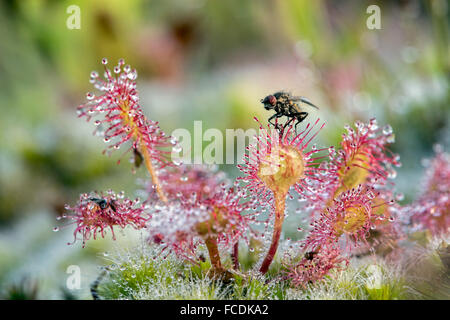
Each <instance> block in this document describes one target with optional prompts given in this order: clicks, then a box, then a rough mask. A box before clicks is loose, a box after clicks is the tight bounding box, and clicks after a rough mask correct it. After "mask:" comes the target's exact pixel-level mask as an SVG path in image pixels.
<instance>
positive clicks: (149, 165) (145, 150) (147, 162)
mask: <svg viewBox="0 0 450 320" xmlns="http://www.w3.org/2000/svg"><path fill="white" fill-rule="evenodd" d="M141 151H142V154H143V156H144V159H145V166H146V167H147V171H148V172H149V173H150V176H151V178H152V182H153V184H154V185H155V186H156V192H157V193H158V196H159V198H160V199H161V201H163V202H165V203H167V202H168V200H167V197H166V195H165V194H164V192H163V191H162V188H161V184H160V182H159V179H158V176H157V174H156V171H155V169H154V168H153V165H152V160H151V156H150V153H149V152H148V148H147V146H146V145H145V144H144V143H141Z"/></svg>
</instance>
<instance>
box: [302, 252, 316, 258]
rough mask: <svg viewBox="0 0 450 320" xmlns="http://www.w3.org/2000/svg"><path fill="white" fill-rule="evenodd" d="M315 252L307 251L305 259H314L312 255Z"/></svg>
mask: <svg viewBox="0 0 450 320" xmlns="http://www.w3.org/2000/svg"><path fill="white" fill-rule="evenodd" d="M316 254H317V252H316V251H309V252H307V253H305V259H306V260H312V259H314V256H315V255H316Z"/></svg>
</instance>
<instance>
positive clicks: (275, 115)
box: [267, 113, 283, 129]
mask: <svg viewBox="0 0 450 320" xmlns="http://www.w3.org/2000/svg"><path fill="white" fill-rule="evenodd" d="M282 116H283V114H282V113H275V114H274V115H273V116H271V117H270V118H269V119H268V120H267V121H268V122H269V123H270V124H271V125H273V127H274V128H275V129H278V125H277V124H275V123H273V122H271V121H270V120H273V119H275V118H277V119H278V118H281V117H282Z"/></svg>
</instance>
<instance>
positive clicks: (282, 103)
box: [261, 91, 319, 132]
mask: <svg viewBox="0 0 450 320" xmlns="http://www.w3.org/2000/svg"><path fill="white" fill-rule="evenodd" d="M299 102H303V103H306V104H308V105H310V106H311V107H314V108H316V109H319V108H318V107H317V106H315V105H314V104H312V102H311V101H309V100H308V99H306V98H305V97H295V96H292V95H291V94H290V93H287V92H284V91H280V92H275V93H274V94H271V95H268V96H267V97H265V98H264V99H261V103H263V104H264V109H266V110H274V111H275V114H274V115H272V116H271V117H270V118H269V119H268V121H269V123H270V124H272V125H273V126H274V127H275V128H277V126H276V125H275V124H274V123H273V122H271V121H272V120H273V119H275V118H281V117H283V116H286V117H287V118H288V119H289V120H288V121H287V122H286V123H285V125H284V127H283V130H284V128H286V126H288V125H289V124H290V123H291V122H292V121H297V123H296V124H295V131H296V132H297V125H298V124H299V123H300V122H302V121H303V120H305V118H306V117H307V116H308V112H305V111H303V110H302V108H300V105H299Z"/></svg>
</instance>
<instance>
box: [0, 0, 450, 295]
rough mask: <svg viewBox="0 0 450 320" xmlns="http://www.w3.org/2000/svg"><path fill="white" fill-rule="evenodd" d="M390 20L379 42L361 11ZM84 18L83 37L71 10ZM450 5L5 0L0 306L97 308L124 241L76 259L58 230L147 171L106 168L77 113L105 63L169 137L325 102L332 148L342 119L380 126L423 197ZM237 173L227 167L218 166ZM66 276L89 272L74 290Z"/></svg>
mask: <svg viewBox="0 0 450 320" xmlns="http://www.w3.org/2000/svg"><path fill="white" fill-rule="evenodd" d="M371 4H378V5H379V7H380V8H381V27H382V28H381V30H369V29H368V28H367V26H366V20H367V18H368V17H369V14H368V13H366V9H367V7H368V6H369V5H371ZM70 5H78V6H79V7H80V10H81V29H79V30H77V29H73V30H70V29H68V28H67V27H66V20H67V19H68V17H69V16H70V14H69V13H67V12H66V10H67V8H68V7H69V6H70ZM448 23H449V8H448V2H447V1H445V0H434V1H412V0H411V1H408V0H403V1H389V2H388V1H356V0H355V1H307V0H285V1H281V0H279V1H276V0H261V1H247V0H227V1H214V0H164V1H162V0H161V1H143V0H128V1H119V0H97V1H88V0H86V1H76V0H70V1H63V0H16V1H14V0H3V1H1V2H0V108H1V109H0V111H1V113H0V137H1V139H0V298H11V297H16V298H20V297H25V298H41V299H42V298H89V293H88V288H89V283H90V282H91V281H92V280H93V279H95V277H96V275H97V274H98V269H97V267H96V266H98V265H102V264H104V263H107V261H105V259H107V254H103V253H104V252H105V251H110V250H114V247H115V246H125V245H126V244H127V243H131V242H132V239H136V238H139V237H140V236H141V235H139V234H135V233H133V234H131V235H130V236H129V237H123V236H120V237H119V238H120V239H119V241H118V242H116V243H114V244H113V243H111V241H108V240H101V241H97V242H90V243H88V245H87V248H85V249H83V250H82V249H81V245H80V244H79V243H78V244H76V245H74V246H67V245H66V243H67V242H68V241H71V240H72V235H71V231H72V230H70V228H67V229H63V230H62V231H61V232H58V233H54V232H52V229H53V227H54V226H55V225H57V221H56V219H55V217H56V216H59V215H60V214H61V213H62V212H63V211H64V209H63V207H64V204H65V203H70V204H73V203H74V202H75V201H76V200H77V198H78V195H79V193H81V192H88V191H91V190H106V189H109V188H112V189H113V190H116V191H120V190H125V191H126V192H127V194H128V195H129V196H130V197H132V196H134V195H135V190H136V189H137V186H136V179H138V178H144V177H145V172H144V171H142V170H140V171H138V172H137V174H136V175H132V174H131V170H130V164H128V163H127V161H122V162H123V163H122V164H120V165H116V160H117V159H118V158H119V156H120V153H117V154H113V156H112V157H111V158H108V157H106V156H103V155H102V154H101V151H102V150H103V148H104V146H105V144H104V143H103V142H102V141H101V139H99V138H98V137H94V136H92V132H93V130H94V127H93V126H92V124H87V123H85V121H84V120H80V119H77V117H76V112H75V111H76V107H77V106H78V105H79V104H81V103H83V102H84V100H85V93H86V92H87V91H89V90H92V89H91V85H90V83H89V73H90V71H92V70H100V69H101V65H100V60H101V58H103V57H107V58H108V59H109V61H111V62H112V64H115V63H116V61H117V60H118V59H119V58H121V57H123V58H124V59H125V60H126V62H127V63H130V64H131V65H132V66H133V67H135V68H136V69H137V70H138V73H139V78H138V89H139V92H140V96H141V102H142V104H143V107H144V111H145V112H146V114H147V116H148V117H149V118H151V119H153V120H157V121H160V124H161V126H162V128H163V129H164V130H165V131H166V132H167V133H169V134H170V133H171V132H172V131H173V130H174V129H176V128H187V129H188V130H191V131H192V130H193V121H194V120H202V121H203V130H206V129H208V128H218V129H220V130H222V131H223V132H224V133H225V129H227V128H228V129H233V128H243V129H245V130H246V129H248V128H257V125H256V123H255V122H254V121H253V116H258V117H259V118H260V119H262V120H265V119H266V118H268V117H269V116H270V113H268V112H267V111H265V110H264V109H263V108H262V106H261V104H260V103H259V100H260V99H261V98H262V97H264V96H265V95H267V94H269V93H273V92H275V91H278V90H288V91H291V92H292V93H294V94H297V95H303V96H306V97H308V98H309V99H310V100H311V101H313V102H314V103H315V104H316V105H318V106H320V110H319V111H318V112H316V111H314V110H311V113H310V119H315V118H317V117H320V118H321V119H323V120H324V121H326V122H327V126H326V127H325V129H324V130H323V131H322V133H321V135H320V137H319V139H318V145H320V146H325V145H330V144H334V145H336V144H337V143H338V141H339V139H340V136H341V134H342V132H343V125H344V124H345V123H352V122H353V121H355V120H357V119H360V120H368V119H370V118H372V117H377V119H378V122H379V124H380V125H384V124H387V123H389V124H390V125H391V126H392V127H393V129H394V131H395V133H396V143H395V145H394V146H393V148H392V149H393V151H394V152H396V153H398V154H400V156H401V159H402V162H403V166H402V167H401V168H399V170H398V177H397V182H396V183H397V189H398V190H399V191H401V192H403V193H405V195H406V197H405V200H404V201H405V202H408V201H410V200H411V199H413V198H414V197H415V195H416V194H418V192H420V178H421V175H422V173H423V167H422V166H421V160H422V159H423V158H424V157H430V156H431V155H432V146H433V144H435V143H441V144H442V145H443V146H444V147H445V148H446V149H447V151H448V147H449V145H450V126H449V120H450V107H449V81H448V80H449V71H450V63H449V52H448V51H449V27H448ZM221 169H223V170H225V171H227V173H228V174H229V175H230V177H234V176H236V175H238V174H239V172H238V170H237V169H236V167H235V166H233V165H222V166H221ZM69 265H78V266H80V268H81V270H82V285H81V289H80V290H72V291H70V290H67V289H66V286H65V281H66V279H67V276H68V274H66V269H67V267H68V266H69Z"/></svg>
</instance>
